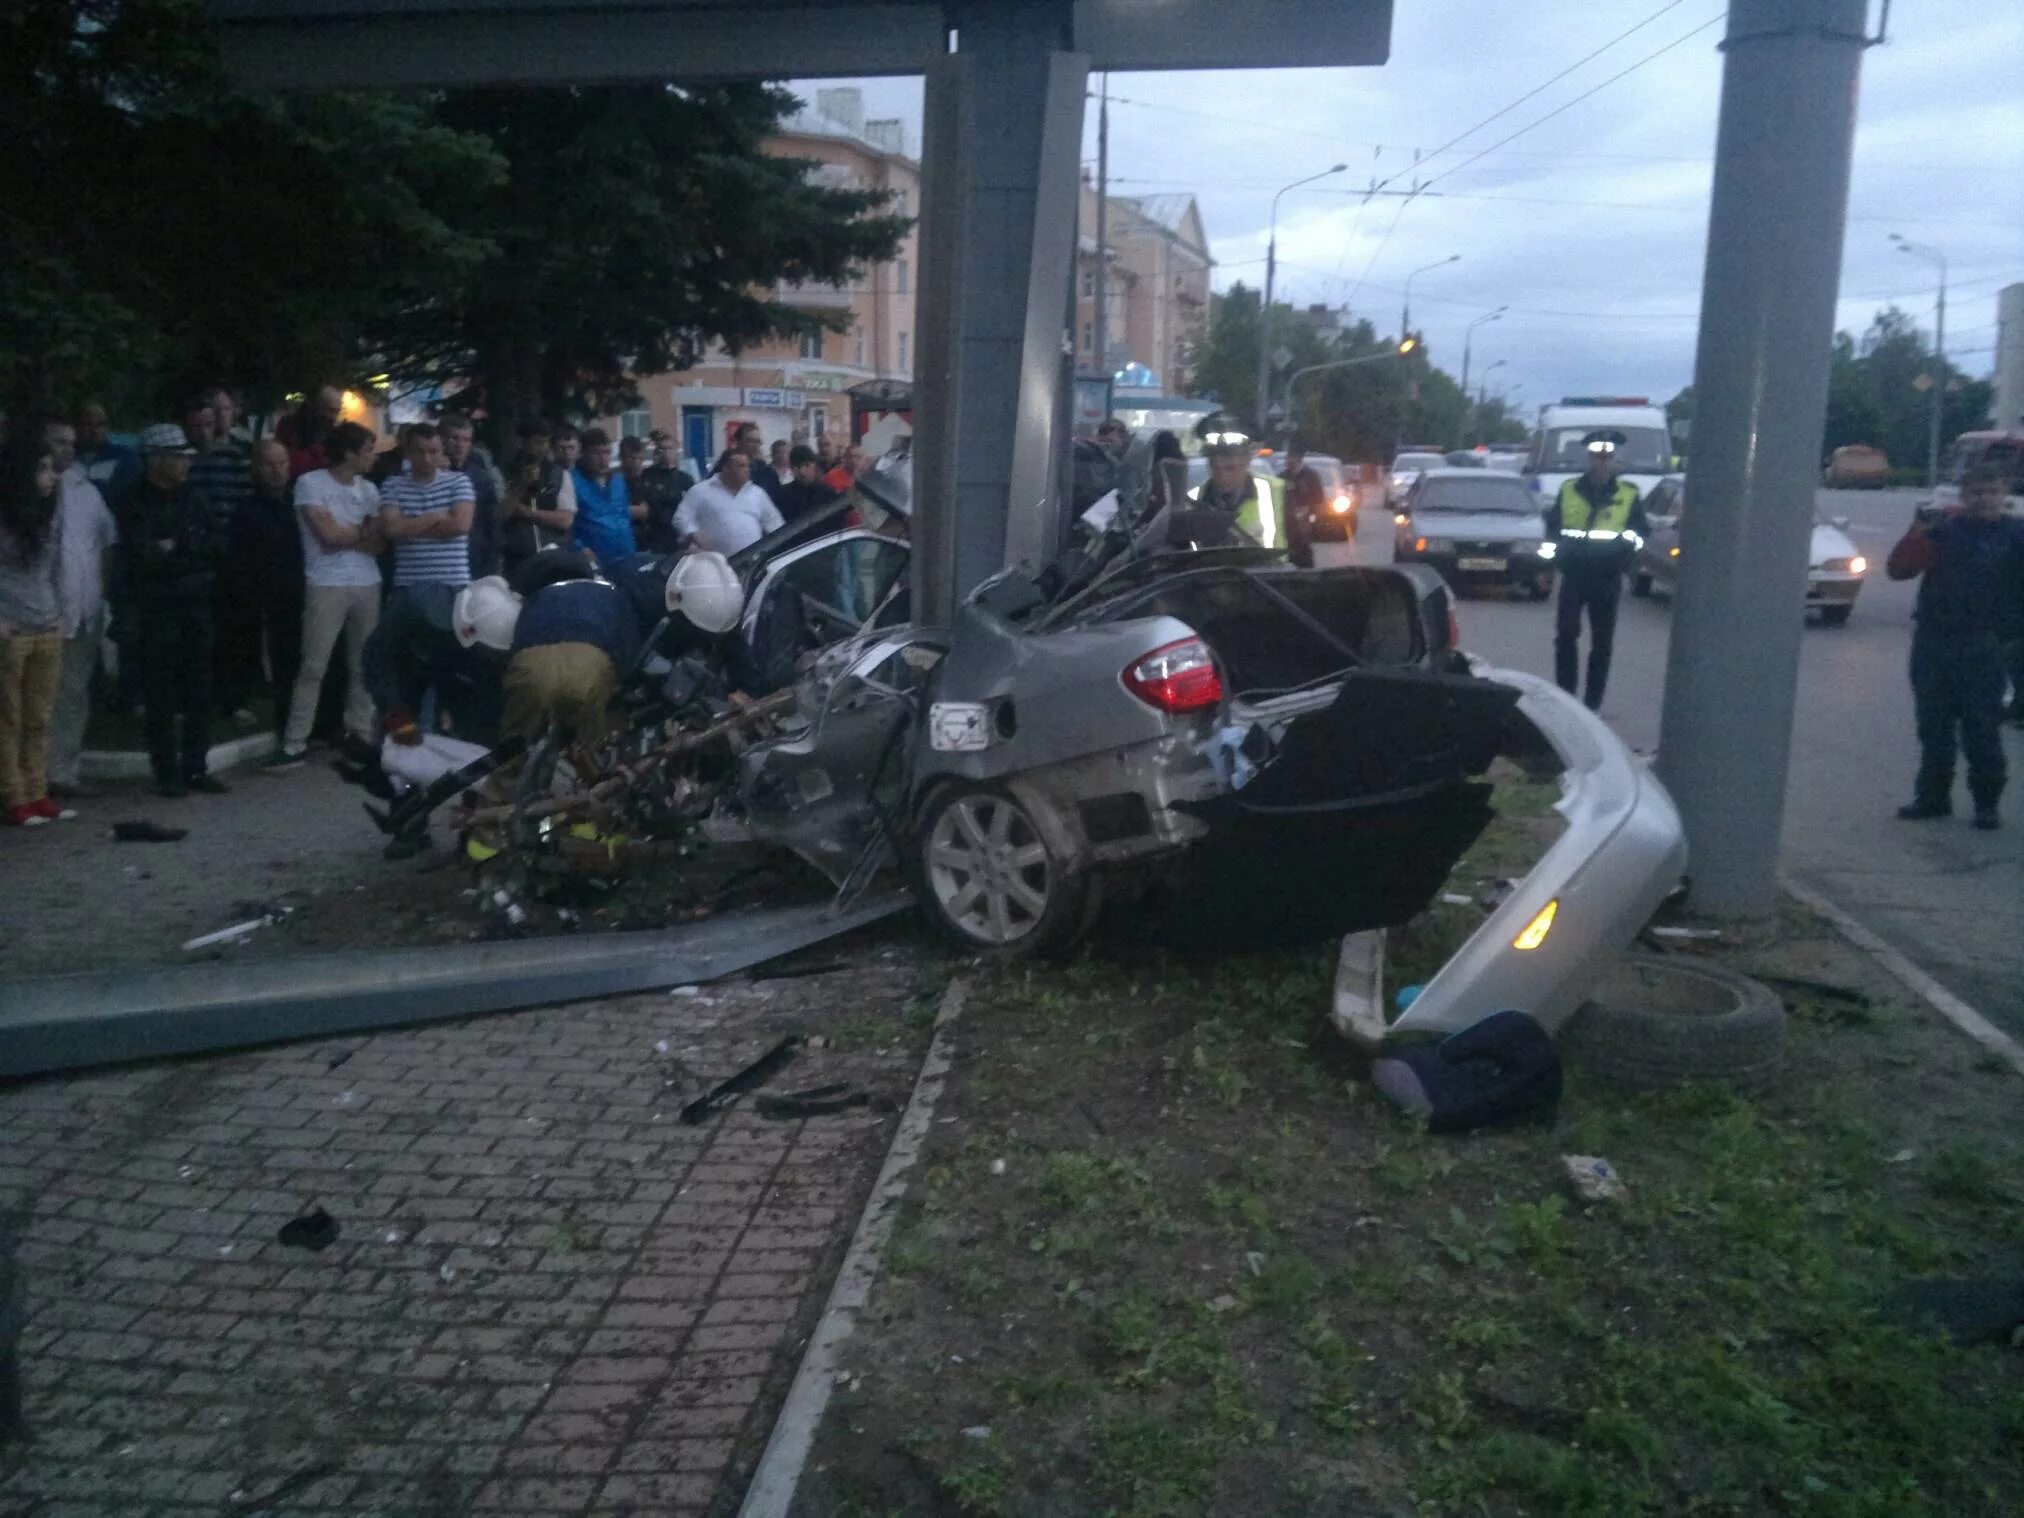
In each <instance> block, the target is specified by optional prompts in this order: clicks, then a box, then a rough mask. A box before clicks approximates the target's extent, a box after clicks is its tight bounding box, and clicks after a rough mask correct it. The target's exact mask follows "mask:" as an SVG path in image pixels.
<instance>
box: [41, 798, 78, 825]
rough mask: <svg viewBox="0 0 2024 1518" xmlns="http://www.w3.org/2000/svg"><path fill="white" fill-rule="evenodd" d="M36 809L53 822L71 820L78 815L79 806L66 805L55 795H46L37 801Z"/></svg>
mask: <svg viewBox="0 0 2024 1518" xmlns="http://www.w3.org/2000/svg"><path fill="white" fill-rule="evenodd" d="M35 807H36V810H38V811H39V812H41V813H42V815H43V816H44V817H45V818H47V819H48V820H49V821H51V822H70V821H73V820H74V819H75V818H76V816H77V808H76V807H74V806H65V805H64V804H63V803H62V802H60V801H58V800H57V799H56V798H55V797H54V796H44V797H43V798H42V799H41V800H40V801H38V802H36V803H35Z"/></svg>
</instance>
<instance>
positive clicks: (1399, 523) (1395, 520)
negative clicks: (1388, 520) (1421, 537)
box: [1392, 511, 1412, 527]
mask: <svg viewBox="0 0 2024 1518" xmlns="http://www.w3.org/2000/svg"><path fill="white" fill-rule="evenodd" d="M1411 522H1412V518H1411V517H1409V516H1407V515H1406V514H1405V513H1404V512H1403V511H1400V512H1394V513H1393V515H1392V526H1394V527H1405V526H1409V525H1410V524H1411Z"/></svg>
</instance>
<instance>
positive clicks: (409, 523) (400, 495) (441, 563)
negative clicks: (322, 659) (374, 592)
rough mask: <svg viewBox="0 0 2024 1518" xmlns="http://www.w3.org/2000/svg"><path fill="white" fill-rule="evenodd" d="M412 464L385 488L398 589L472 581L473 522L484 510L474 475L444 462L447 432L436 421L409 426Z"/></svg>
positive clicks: (383, 507)
mask: <svg viewBox="0 0 2024 1518" xmlns="http://www.w3.org/2000/svg"><path fill="white" fill-rule="evenodd" d="M405 462H406V467H405V468H404V469H402V470H401V471H400V472H399V473H398V474H392V475H389V476H388V477H387V480H386V483H385V484H384V485H382V486H380V528H381V531H382V532H383V533H384V534H385V536H386V539H387V541H388V542H389V543H392V544H393V545H394V589H395V590H396V591H401V590H405V589H408V588H410V587H414V586H422V585H447V586H449V587H450V588H451V589H453V590H455V589H459V588H461V587H463V586H465V585H467V584H469V583H470V580H471V546H470V543H471V520H472V518H473V516H474V515H475V514H476V512H477V509H478V496H477V492H476V491H475V490H473V489H472V486H471V477H470V476H469V475H467V474H464V473H463V472H461V471H459V470H456V469H452V468H450V467H449V465H448V464H447V463H446V462H445V461H444V457H443V435H442V433H441V432H440V431H438V430H437V428H436V426H435V425H434V424H433V423H431V422H417V423H416V424H415V425H414V426H413V427H410V428H409V429H408V449H407V459H406V461H405Z"/></svg>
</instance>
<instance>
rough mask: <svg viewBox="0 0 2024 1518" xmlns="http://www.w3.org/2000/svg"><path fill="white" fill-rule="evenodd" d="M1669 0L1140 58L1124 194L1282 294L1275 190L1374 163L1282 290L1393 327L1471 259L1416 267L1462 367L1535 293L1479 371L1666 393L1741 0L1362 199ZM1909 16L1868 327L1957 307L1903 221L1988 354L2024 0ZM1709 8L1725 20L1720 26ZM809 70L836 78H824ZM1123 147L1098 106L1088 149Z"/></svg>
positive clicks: (1977, 369)
mask: <svg viewBox="0 0 2024 1518" xmlns="http://www.w3.org/2000/svg"><path fill="white" fill-rule="evenodd" d="M1662 3H1663V0H1617V3H1614V4H1610V5H1600V6H1598V5H1583V6H1575V5H1566V4H1561V5H1548V6H1517V5H1498V6H1490V5H1483V4H1480V3H1473V0H1398V3H1397V6H1396V10H1395V19H1394V24H1393V31H1392V51H1391V62H1390V63H1389V64H1387V65H1385V66H1384V67H1382V68H1359V69H1293V70H1281V71H1275V72H1270V73H1266V72H1207V73H1190V74H1114V75H1112V76H1111V79H1110V90H1111V94H1112V96H1113V97H1114V98H1113V103H1112V107H1111V113H1110V124H1111V130H1110V173H1111V180H1112V188H1113V193H1115V194H1119V195H1131V194H1150V193H1159V192H1167V191H1191V192H1193V193H1194V195H1195V196H1196V198H1197V199H1198V201H1199V202H1200V205H1201V208H1202V217H1203V222H1204V224H1205V225H1206V227H1207V229H1208V234H1209V241H1210V251H1211V252H1212V253H1213V254H1214V256H1215V258H1216V259H1217V262H1218V267H1217V270H1216V285H1217V288H1219V289H1227V288H1228V287H1229V286H1230V285H1231V284H1233V283H1235V282H1236V281H1238V280H1242V281H1244V282H1245V283H1246V284H1249V285H1252V286H1254V287H1255V286H1256V285H1258V284H1260V283H1261V282H1262V281H1263V277H1264V254H1265V245H1266V228H1267V218H1268V216H1269V214H1270V207H1271V199H1272V194H1273V192H1274V191H1275V190H1276V189H1278V188H1279V187H1280V186H1281V185H1284V184H1286V183H1287V182H1289V181H1291V180H1294V179H1297V178H1301V177H1303V176H1305V175H1307V174H1312V173H1316V172H1318V171H1321V170H1324V169H1327V168H1328V167H1329V166H1330V165H1331V164H1334V163H1337V162H1342V163H1347V164H1348V166H1349V167H1348V169H1347V171H1346V172H1345V173H1343V174H1341V175H1339V176H1335V177H1334V179H1333V180H1323V181H1322V182H1321V183H1320V184H1318V185H1315V186H1313V187H1311V188H1309V189H1304V190H1296V191H1294V192H1292V193H1291V194H1289V195H1287V196H1285V197H1284V199H1283V200H1282V201H1281V204H1280V217H1279V260H1280V261H1279V280H1278V293H1279V295H1280V297H1281V298H1282V299H1286V300H1290V301H1293V302H1295V303H1299V304H1305V303H1308V302H1315V301H1321V302H1326V303H1328V304H1330V305H1336V306H1339V305H1342V304H1344V303H1345V302H1347V303H1348V304H1349V305H1350V307H1351V308H1352V310H1353V311H1354V313H1355V314H1357V315H1363V316H1368V317H1370V319H1371V320H1372V321H1373V322H1375V323H1376V324H1377V326H1378V329H1379V330H1380V331H1381V332H1392V331H1395V330H1396V329H1397V327H1398V320H1399V295H1400V290H1401V287H1402V286H1403V283H1404V280H1405V277H1406V275H1407V274H1408V273H1410V272H1411V271H1413V270H1414V269H1416V268H1419V267H1420V266H1422V265H1426V264H1430V263H1433V262H1434V261H1435V260H1437V259H1440V258H1444V257H1446V256H1447V255H1448V254H1451V253H1459V254H1460V255H1461V260H1460V261H1459V262H1458V263H1455V264H1452V265H1449V266H1447V267H1443V268H1437V269H1434V270H1432V271H1430V272H1427V273H1424V274H1421V275H1420V276H1419V277H1418V278H1417V279H1416V280H1415V281H1414V283H1413V313H1412V314H1413V325H1414V327H1416V328H1420V329H1422V330H1424V331H1425V333H1426V335H1427V340H1428V343H1429V345H1430V347H1431V349H1432V350H1433V356H1434V359H1435V361H1436V362H1437V363H1439V364H1441V365H1442V367H1444V368H1446V369H1448V370H1449V371H1450V372H1451V373H1453V372H1457V371H1459V369H1460V367H1461V355H1462V338H1463V328H1464V326H1465V325H1466V324H1467V323H1468V322H1469V321H1470V320H1471V319H1473V318H1475V317H1478V316H1481V315H1483V314H1485V313H1486V312H1488V311H1490V310H1492V309H1494V308H1495V307H1498V306H1509V307H1510V310H1509V311H1508V312H1507V314H1506V315H1504V316H1503V317H1502V318H1500V319H1498V320H1497V321H1494V322H1490V323H1487V324H1485V325H1483V326H1480V327H1478V328H1477V329H1476V332H1475V339H1474V372H1475V376H1476V377H1478V378H1480V377H1481V376H1482V375H1483V374H1484V371H1485V366H1486V365H1489V364H1493V363H1495V362H1496V361H1497V360H1499V359H1501V360H1503V361H1504V367H1502V368H1499V369H1496V370H1494V371H1492V372H1491V373H1490V375H1489V383H1490V385H1491V387H1492V389H1493V390H1494V389H1496V388H1497V387H1499V386H1508V387H1509V388H1510V390H1511V391H1512V393H1513V399H1514V401H1515V402H1516V404H1518V405H1519V406H1520V407H1521V408H1523V409H1525V410H1530V409H1531V408H1532V407H1534V406H1536V405H1537V404H1539V403H1540V402H1541V401H1544V400H1550V399H1553V398H1554V397H1556V396H1559V395H1561V394H1567V393H1574V392H1578V391H1584V390H1586V391H1610V392H1614V393H1635V394H1649V395H1652V396H1654V397H1657V398H1660V399H1663V398H1665V397H1667V396H1670V395H1672V394H1673V393H1674V392H1675V391H1676V390H1678V389H1679V388H1680V386H1682V385H1684V384H1686V383H1687V382H1688V380H1689V379H1691V377H1692V370H1693V361H1694V334H1695V315H1696V312H1697V310H1698V308H1699V305H1700V289H1701V264H1702V255H1703V252H1704V248H1705V241H1706V236H1707V197H1708V186H1709V182H1710V179H1711V177H1712V173H1713V157H1714V146H1715V118H1716V111H1717V109H1718V106H1719V101H1720V90H1721V54H1720V53H1719V52H1718V51H1717V48H1716V44H1717V42H1718V41H1719V40H1720V37H1721V34H1722V26H1721V23H1720V21H1719V20H1717V19H1716V18H1718V17H1719V16H1720V14H1721V10H1720V7H1717V6H1715V5H1713V4H1711V3H1704V0H1682V3H1679V4H1676V5H1673V6H1672V7H1670V8H1669V9H1667V10H1666V11H1665V13H1664V14H1662V15H1659V16H1658V18H1657V19H1656V20H1654V21H1652V22H1651V23H1650V24H1649V25H1648V26H1645V27H1643V28H1642V29H1641V30H1639V31H1637V32H1635V33H1634V34H1632V35H1631V36H1629V37H1627V38H1626V39H1625V40H1623V41H1622V42H1619V43H1617V44H1616V45H1615V46H1613V47H1610V48H1609V49H1608V50H1607V51H1605V52H1603V53H1601V54H1600V55H1599V56H1597V57H1596V58H1594V59H1593V60H1592V61H1590V62H1588V63H1586V64H1584V65H1582V66H1581V67H1580V68H1578V69H1576V70H1575V71H1574V72H1573V73H1571V74H1569V75H1568V77H1567V78H1565V79H1563V80H1560V81H1559V82H1557V83H1555V84H1553V85H1551V86H1550V87H1548V88H1547V89H1545V90H1543V91H1542V92H1541V93H1540V94H1538V95H1536V96H1534V97H1533V98H1531V99H1529V100H1526V101H1525V102H1524V104H1522V105H1518V106H1517V107H1516V108H1515V109H1513V110H1511V111H1510V112H1509V113H1508V114H1506V115H1503V116H1500V117H1499V118H1498V119H1497V120H1496V121H1494V122H1491V123H1490V124H1489V125H1488V126H1486V127H1484V128H1483V129H1482V130H1481V131H1479V132H1474V133H1472V134H1470V135H1468V136H1466V137H1463V138H1462V140H1461V141H1460V142H1458V143H1457V144H1456V145H1455V146H1454V147H1453V148H1451V149H1449V150H1448V151H1446V152H1443V153H1440V154H1438V155H1437V156H1433V157H1430V158H1426V159H1425V160H1424V161H1423V162H1422V164H1421V166H1420V168H1419V170H1418V174H1419V178H1420V180H1421V181H1423V182H1424V181H1428V180H1432V179H1433V178H1434V176H1436V175H1443V174H1444V171H1449V170H1452V171H1453V172H1452V173H1445V174H1444V177H1442V178H1441V179H1440V181H1439V183H1438V184H1435V185H1433V186H1432V188H1431V190H1430V191H1429V192H1428V193H1427V194H1426V195H1423V196H1420V197H1416V198H1414V199H1412V200H1410V202H1407V201H1403V200H1401V199H1399V198H1394V197H1391V196H1380V197H1377V198H1372V199H1369V200H1368V201H1366V199H1365V197H1364V196H1363V194H1362V193H1361V191H1362V190H1363V188H1364V187H1366V186H1368V185H1369V184H1370V183H1371V182H1372V181H1373V180H1374V179H1375V180H1377V181H1383V180H1386V179H1388V178H1390V176H1393V175H1397V176H1398V178H1397V179H1396V180H1395V181H1394V182H1393V183H1392V184H1391V185H1390V186H1388V188H1390V189H1393V190H1403V189H1409V188H1411V186H1412V185H1413V183H1414V168H1413V150H1414V148H1415V147H1417V148H1419V149H1420V150H1421V151H1422V152H1423V153H1429V152H1431V151H1432V150H1433V149H1435V148H1437V147H1439V146H1441V145H1442V144H1444V143H1446V142H1448V141H1449V139H1451V138H1454V137H1457V136H1458V135H1459V134H1461V133H1463V132H1465V131H1466V130H1467V129H1468V128H1470V127H1472V126H1475V125H1476V124H1477V123H1478V122H1481V121H1482V120H1483V119H1484V118H1485V117H1488V116H1490V115H1491V114H1492V113H1493V112H1495V111H1498V110H1500V109H1501V108H1503V107H1505V106H1507V105H1510V104H1511V103H1512V102H1513V101H1515V100H1517V99H1518V97H1520V96H1522V95H1524V94H1525V93H1526V92H1527V91H1529V90H1532V89H1534V88H1535V87H1537V86H1539V85H1541V84H1543V83H1545V81H1547V80H1548V79H1550V78H1552V76H1553V75H1555V74H1557V73H1559V72H1560V71H1561V70H1562V69H1565V68H1567V67H1568V66H1569V65H1570V64H1573V63H1575V62H1576V61H1577V60H1578V59H1581V58H1582V57H1583V56H1584V55H1586V54H1588V53H1590V52H1593V51H1594V50H1595V49H1596V48H1598V47H1600V46H1601V45H1602V44H1603V43H1605V42H1607V41H1608V40H1609V39H1610V38H1611V37H1614V36H1616V35H1617V34H1618V33H1620V32H1623V31H1625V30H1626V29H1627V28H1629V27H1630V26H1631V25H1632V24H1633V23H1635V22H1636V21H1638V20H1640V19H1641V18H1643V17H1645V16H1648V15H1651V14H1652V13H1653V12H1656V11H1658V10H1659V9H1660V6H1661V4H1662ZM1874 9H1875V8H1874V7H1872V13H1873V12H1874ZM1890 20H1891V33H1892V35H1891V37H1890V40H1889V43H1888V45H1887V46H1884V47H1878V48H1872V49H1870V50H1869V51H1868V52H1867V53H1866V54H1865V56H1864V58H1863V64H1862V86H1861V99H1860V105H1859V111H1858V117H1857V129H1856V141H1855V177H1854V183H1853V186H1852V189H1851V193H1850V197H1849V215H1850V220H1849V223H1848V229H1847V237H1846V244H1845V254H1844V259H1843V265H1842V278H1841V308H1840V314H1839V319H1840V325H1841V326H1842V327H1844V328H1847V329H1849V330H1851V331H1857V332H1859V331H1860V330H1861V329H1862V328H1863V327H1864V326H1866V325H1867V324H1868V322H1869V319H1870V317H1871V316H1872V315H1873V314H1874V312H1875V311H1876V310H1877V309H1879V308H1880V307H1881V306H1883V305H1885V304H1887V303H1889V302H1890V301H1892V300H1895V301H1896V303H1898V304H1900V305H1902V306H1904V307H1905V308H1906V309H1907V310H1910V311H1912V312H1914V313H1915V314H1916V315H1917V317H1918V319H1919V321H1920V322H1921V324H1922V325H1926V326H1928V327H1929V326H1930V323H1931V320H1932V305H1933V300H1932V292H1933V285H1934V278H1935V272H1936V271H1935V270H1934V269H1933V267H1932V265H1930V264H1928V263H1925V262H1923V261H1920V260H1918V259H1915V258H1912V257H1910V256H1908V255H1906V254H1904V253H1901V252H1899V251H1898V250H1897V249H1896V248H1894V247H1893V246H1892V245H1891V244H1890V243H1889V242H1888V241H1887V238H1888V235H1889V234H1890V233H1891V232H1894V231H1895V232H1902V233H1903V234H1904V235H1905V236H1907V237H1909V238H1913V239H1915V240H1917V241H1920V242H1925V243H1929V244H1931V245H1933V246H1935V247H1937V248H1938V249H1940V250H1941V251H1942V252H1944V253H1945V254H1946V256H1947V259H1948V263H1949V266H1950V295H1949V300H1948V312H1947V347H1948V351H1949V353H1950V355H1952V356H1953V357H1954V358H1955V360H1956V362H1958V363H1960V364H1961V365H1962V366H1963V367H1964V368H1966V369H1967V370H1968V371H1969V372H1971V373H1976V374H1986V373H1988V372H1989V370H1990V368H1991V367H1992V363H1993V355H1992V352H1991V348H1992V345H1993V344H1994V342H1995V338H1996V328H1995V325H1994V323H1995V319H1996V306H1995V295H1996V291H1997V290H1998V289H1999V288H2000V287H2001V286H2002V285H2004V284H2006V283H2010V282H2012V281H2016V280H2024V4H2017V3H2015V0H2010V3H2003V4H1998V3H1990V0H1906V3H1901V4H1898V5H1895V6H1893V7H1892V8H1891V18H1890ZM1704 22H1713V23H1714V24H1712V25H1709V26H1708V27H1707V28H1706V30H1703V31H1698V32H1696V31H1695V28H1696V27H1699V26H1700V25H1701V24H1702V23H1704ZM1690 33H1691V34H1692V35H1690V36H1689V35H1688V34H1690ZM1683 36H1684V37H1686V40H1685V41H1679V42H1677V45H1675V46H1671V47H1670V48H1668V44H1672V43H1675V42H1676V40H1677V39H1679V38H1681V37H1683ZM1661 49H1666V50H1665V51H1663V52H1661V51H1660V50H1661ZM1654 53H1658V54H1659V56H1657V57H1653V58H1651V60H1650V61H1649V62H1644V63H1640V60H1641V59H1645V58H1646V57H1647V56H1648V55H1651V54H1654ZM1633 65H1636V66H1635V67H1633ZM1626 69H1628V70H1630V72H1628V73H1625V74H1624V77H1622V78H1621V79H1619V80H1617V81H1616V82H1614V83H1610V84H1607V85H1604V81H1605V80H1607V79H1609V77H1610V76H1611V75H1613V74H1617V73H1619V72H1621V71H1623V70H1626ZM829 82H831V83H834V82H837V81H829ZM856 82H859V83H861V84H862V85H863V87H864V89H865V91H866V107H867V114H869V115H871V116H880V115H888V116H890V115H898V116H901V117H903V118H904V119H905V120H906V122H907V125H908V134H909V144H910V146H917V144H918V142H919V126H920V86H919V82H918V81H917V80H897V79H888V80H867V81H856ZM1096 84H1097V81H1092V88H1094V87H1095V86H1096ZM1597 85H1604V87H1603V88H1601V89H1600V90H1598V91H1597V92H1596V93H1595V94H1594V95H1592V96H1590V97H1589V98H1587V99H1583V100H1579V101H1578V102H1576V101H1575V97H1577V96H1579V95H1581V94H1582V93H1583V92H1584V91H1587V90H1589V89H1591V88H1593V87H1595V86H1597ZM796 88H797V89H798V90H800V92H801V93H803V94H805V95H810V96H812V93H813V89H814V88H815V86H812V85H798V86H796ZM1127 102H1128V103H1127ZM1569 102H1575V103H1573V104H1569ZM1562 106H1566V109H1565V110H1563V111H1561V113H1560V114H1558V115H1555V116H1553V118H1552V119H1551V120H1549V121H1545V122H1544V123H1543V124H1541V125H1539V126H1537V127H1536V128H1534V129H1532V130H1529V131H1525V132H1523V133H1522V135H1519V136H1518V137H1517V138H1516V139H1515V140H1514V141H1512V142H1511V143H1510V144H1509V145H1508V146H1507V147H1504V148H1501V149H1499V150H1498V151H1495V152H1492V153H1489V154H1487V155H1486V156H1484V157H1482V158H1480V159H1477V160H1476V161H1475V162H1473V163H1469V164H1467V165H1466V167H1464V166H1462V165H1463V163H1464V160H1465V159H1468V158H1469V157H1470V156H1471V155H1472V154H1474V153H1475V152H1477V151H1478V150H1481V149H1484V148H1489V147H1491V146H1492V145H1494V144H1496V143H1497V142H1498V141H1499V140H1500V139H1502V138H1505V137H1509V136H1511V134H1513V133H1515V132H1518V131H1519V130H1520V128H1523V127H1526V126H1527V125H1528V124H1529V123H1531V122H1533V121H1536V120H1538V119H1539V118H1540V117H1543V116H1546V115H1547V114H1548V113H1549V112H1552V111H1554V110H1556V108H1559V107H1562ZM1095 156H1096V111H1095V109H1094V105H1093V103H1092V108H1091V110H1090V111H1089V113H1088V123H1087V129H1086V132H1085V144H1084V157H1085V159H1087V160H1088V161H1090V162H1092V163H1093V162H1094V160H1095ZM1346 191H1355V192H1356V193H1344V192H1346ZM1596 202H1602V203H1603V204H1595V203H1596ZM1472 388H1474V386H1473V383H1472Z"/></svg>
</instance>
